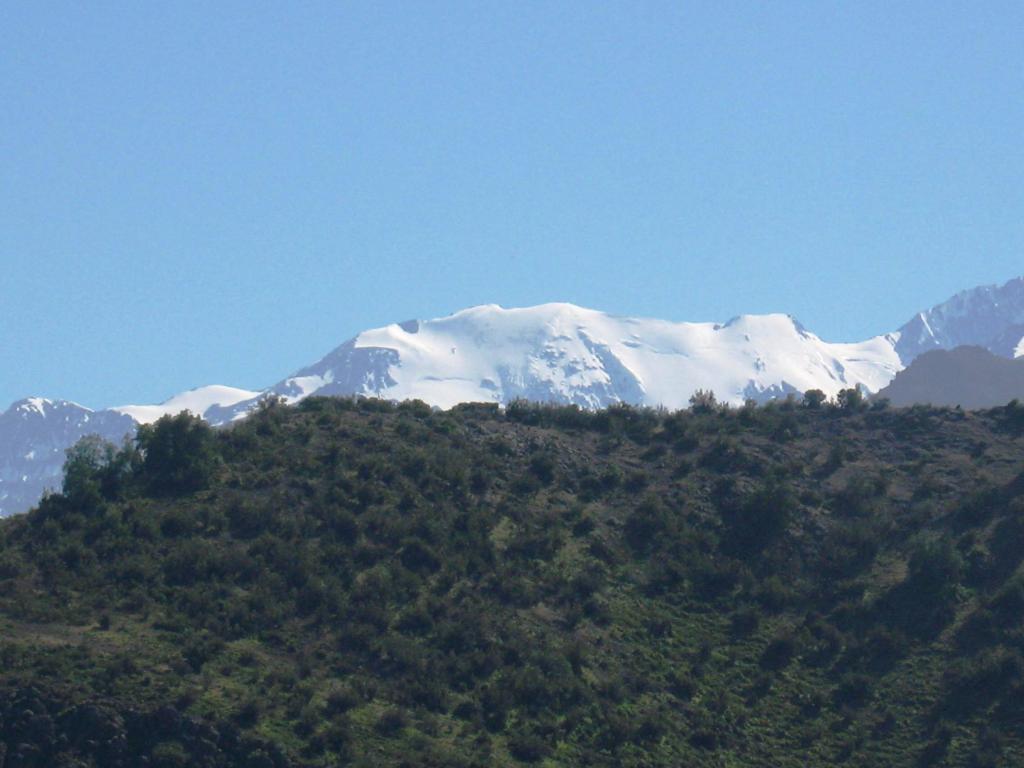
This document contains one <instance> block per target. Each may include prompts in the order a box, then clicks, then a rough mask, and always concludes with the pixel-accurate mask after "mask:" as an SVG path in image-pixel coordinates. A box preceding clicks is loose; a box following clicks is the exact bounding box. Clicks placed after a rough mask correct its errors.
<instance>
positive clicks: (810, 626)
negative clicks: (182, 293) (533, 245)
mask: <svg viewBox="0 0 1024 768" xmlns="http://www.w3.org/2000/svg"><path fill="white" fill-rule="evenodd" d="M843 402H844V406H843V407H838V406H832V405H827V404H819V403H818V402H817V401H816V400H814V399H811V400H809V401H808V403H807V404H806V405H805V404H800V403H792V402H790V403H782V404H777V405H772V406H768V407H762V408H754V407H749V408H743V409H732V410H724V409H721V408H719V407H717V406H715V405H714V404H713V403H712V402H709V401H702V402H698V403H697V406H695V408H694V409H692V410H691V411H686V412H679V413H659V412H655V411H649V410H637V409H633V408H628V407H621V408H614V409H611V410H606V411H602V412H598V413H587V412H581V411H579V410H577V409H574V408H553V407H544V406H536V405H527V404H521V403H516V404H514V405H512V406H510V407H509V408H508V409H507V411H505V412H499V411H498V410H497V409H496V408H491V407H487V406H464V407H459V408H456V409H454V410H452V411H449V412H436V411H431V410H430V409H429V408H427V407H426V406H424V405H422V404H420V403H406V404H402V405H397V406H396V405H391V404H388V403H383V402H380V401H373V400H360V401H353V400H346V399H325V398H316V399H310V400H306V401H304V402H303V403H302V404H301V405H300V406H297V407H295V408H288V407H284V406H280V405H270V406H268V407H266V408H264V409H263V410H262V411H261V412H259V413H257V414H255V415H253V416H252V417H250V418H249V419H246V420H245V421H243V422H240V423H238V424H237V425H235V426H233V427H231V428H227V429H222V430H211V429H210V428H208V427H207V426H205V425H204V424H203V423H202V422H199V421H196V420H192V419H191V418H190V417H187V416H181V417H176V418H173V419H164V420H162V421H160V422H158V423H157V424H156V425H154V426H152V427H148V428H143V430H142V432H141V433H140V435H139V440H138V444H137V445H131V446H127V447H124V448H121V449H118V450H114V449H113V448H111V447H109V446H104V445H102V444H99V443H96V442H86V443H83V444H80V445H79V446H78V447H77V448H76V449H74V451H73V452H72V455H71V456H70V457H69V461H68V466H67V477H66V480H65V485H64V491H63V493H62V494H55V495H52V496H49V497H47V498H45V499H44V500H43V502H42V503H41V504H40V506H39V508H38V509H37V510H35V511H33V512H32V513H30V514H28V515H26V516H21V517H18V518H14V519H9V520H5V521H3V522H2V523H0V765H2V766H4V768H11V766H18V767H20V766H61V765H64V766H104V767H105V766H118V765H121V766H126V767H127V766H136V765H139V766H141V765H149V766H154V767H155V768H164V767H167V768H170V767H172V766H182V767H183V766H254V767H255V768H269V767H271V766H273V767H274V768H283V767H284V766H293V765H294V766H299V765H310V766H333V765H348V764H351V765H360V766H391V765H393V766H421V765H422V766H426V765H434V766H463V765H464V766H471V765H472V766H492V765H496V766H502V765H521V764H534V765H546V766H577V765H579V766H602V765H606V766H620V765H621V766H716V767H724V766H771V767H772V768H784V767H785V766H793V767H794V768H797V767H800V768H802V767H803V766H831V765H849V766H923V765H949V766H996V765H1014V764H1016V765H1019V764H1024V659H1022V650H1024V624H1022V620H1024V576H1022V575H1021V573H1020V571H1019V566H1020V563H1021V560H1022V558H1024V474H1022V470H1024V450H1022V449H1024V407H1021V406H1018V405H1017V404H1015V403H1014V404H1011V405H1010V406H1007V407H1006V408H997V409H993V410H990V411H984V412H961V411H958V410H949V409H945V410H943V409H932V408H923V407H916V408H912V409H889V408H885V407H884V406H882V405H874V406H871V407H870V408H869V407H865V406H864V405H863V404H862V403H860V402H859V401H858V399H857V398H856V397H849V396H848V397H846V398H844V400H843ZM5 755H6V763H5V762H4V759H5ZM142 758H145V761H143V760H142Z"/></svg>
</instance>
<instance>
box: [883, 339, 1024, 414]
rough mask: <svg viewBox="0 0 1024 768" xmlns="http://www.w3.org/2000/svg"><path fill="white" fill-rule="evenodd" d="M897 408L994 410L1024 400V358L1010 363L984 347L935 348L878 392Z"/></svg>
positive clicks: (918, 358) (917, 358) (916, 360)
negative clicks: (929, 407) (934, 407)
mask: <svg viewBox="0 0 1024 768" xmlns="http://www.w3.org/2000/svg"><path fill="white" fill-rule="evenodd" d="M878 397H880V398H886V399H888V400H889V401H890V403H892V405H895V406H909V405H914V404H916V403H927V404H931V405H944V406H950V407H952V406H960V407H962V408H994V407H996V406H999V405H1006V404H1007V403H1008V402H1010V401H1011V400H1014V399H1024V359H1016V360H1008V359H1006V358H1005V357H999V356H998V355H994V354H992V353H991V352H989V351H988V350H986V349H983V348H981V347H957V348H956V349H953V350H945V349H934V350H930V351H928V352H924V353H923V354H921V355H919V356H918V357H916V358H915V359H914V361H913V362H912V363H911V364H910V366H909V367H907V368H905V369H904V370H902V371H900V372H899V373H898V374H896V378H894V379H893V380H892V382H891V383H890V384H889V385H888V386H887V387H885V388H884V389H882V390H881V391H880V392H879V393H878Z"/></svg>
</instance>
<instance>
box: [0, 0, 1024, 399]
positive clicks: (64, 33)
mask: <svg viewBox="0 0 1024 768" xmlns="http://www.w3.org/2000/svg"><path fill="white" fill-rule="evenodd" d="M1022 39H1024V4H1021V3H1019V2H1006V3H1002V2H994V1H993V2H980V3H963V2H956V3H949V2H941V1H936V0H929V1H928V2H892V0H886V2H856V3H838V2H836V3H833V2H821V1H820V0H814V2H806V3H804V2H797V1H796V0H793V1H789V2H780V3H767V2H753V1H752V0H748V1H745V2H724V1H723V0H714V1H713V2H710V1H709V2H704V3H685V2H665V3H651V2H638V1H637V0H632V1H631V2H623V3H598V2H589V1H588V2H545V3H531V2H524V1H523V0H516V2H507V0H502V1H501V2H443V3H442V2H432V1H425V2H424V1H421V2H412V3H397V2H358V3H357V2H337V1H336V0H331V1H330V2H322V3H318V2H303V3H263V2H251V0H247V1H246V2H227V1H224V0H218V2H212V3H211V2H201V3H200V2H195V3H191V2H174V3H162V4H157V3H140V2H103V1H102V0H100V1H98V2H94V3H92V2H90V3H80V2H75V3H71V2H47V1H46V0H39V1H38V2H10V3H5V4H3V7H2V8H0V267H2V272H0V275H2V276H3V283H2V285H3V293H2V295H3V300H2V303H0V409H2V408H4V407H6V405H7V404H8V403H10V402H11V401H13V400H14V399H16V398H20V397H23V396H26V395H44V396H51V397H64V398H68V399H72V400H77V401H79V402H82V403H84V404H86V405H90V406H94V407H101V406H107V405H114V404H121V403H127V402H157V401H160V400H163V399H165V398H166V397H168V396H170V395H171V394H173V393H175V392H177V391H180V390H183V389H187V388H190V387H192V386H196V385H200V384H209V383H224V384H233V385H236V386H244V387H249V388H260V387H262V386H266V385H269V384H271V383H273V382H274V381H276V380H278V379H280V378H282V377H284V376H285V375H287V374H289V373H291V372H292V371H294V370H295V369H297V368H299V367H300V366H302V365H304V364H307V363H310V362H312V361H314V360H316V359H318V358H319V357H320V356H321V355H323V354H324V353H326V352H327V351H329V350H330V349H331V348H333V347H334V346H336V345H338V344H339V343H341V342H343V341H345V340H346V339H347V338H349V337H351V336H353V335H354V334H355V333H357V332H358V331H360V330H363V329H365V328H369V327H375V326H379V325H384V324H386V323H389V322H393V321H400V320H404V319H407V318H412V317H421V318H429V317H437V316H440V315H445V314H448V313H450V312H452V311H455V310H458V309H461V308H463V307H466V306H469V305H473V304H482V303H491V302H494V303H499V304H503V305H505V306H522V305H528V304H536V303H540V302H545V301H571V302H574V303H577V304H581V305H584V306H590V307H594V308H598V309H604V310H607V311H611V312H615V313H619V314H632V315H645V316H657V317H664V318H669V319H676V320H722V321H724V320H727V319H728V318H730V317H731V316H733V315H736V314H740V313H752V312H772V311H782V312H789V313H791V314H794V315H796V316H797V317H798V318H799V319H800V320H801V321H802V322H803V323H804V324H805V325H806V326H808V327H809V328H810V329H811V330H813V331H814V332H816V333H817V334H818V335H820V336H822V337H824V338H826V339H829V340H853V339H860V338H865V337H868V336H871V335H875V334H877V333H882V332H886V331H889V330H893V329H894V328H896V327H898V326H899V325H901V324H902V323H903V322H905V321H906V320H907V319H909V317H910V315H912V314H913V313H914V312H915V311H917V310H918V309H923V308H926V307H928V306H930V305H932V304H934V303H936V302H938V301H941V300H943V299H945V298H947V297H948V296H949V295H950V294H952V293H954V292H955V291H957V290H959V289H962V288H968V287H972V286H974V285H977V284H982V283H993V282H1003V281H1005V280H1007V279H1009V278H1011V277H1013V276H1016V275H1020V274H1024V258H1022V256H1024V183H1022V180H1024V45H1022V44H1021V40H1022Z"/></svg>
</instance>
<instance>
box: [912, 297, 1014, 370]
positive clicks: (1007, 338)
mask: <svg viewBox="0 0 1024 768" xmlns="http://www.w3.org/2000/svg"><path fill="white" fill-rule="evenodd" d="M961 346H976V347H984V348H985V349H987V350H988V351H989V352H992V353H993V354H995V355H999V356H1000V357H1020V356H1021V355H1022V354H1024V277H1019V278H1017V279H1015V280H1011V281H1009V282H1008V283H1005V284H1004V285H985V286H981V287H979V288H973V289H971V290H969V291H961V292H960V293H958V294H957V295H956V296H954V297H953V298H951V299H949V300H948V301H944V302H943V303H942V304H938V305H936V306H934V307H932V308H931V309H929V310H927V311H926V312H919V313H918V314H917V315H915V316H914V318H913V319H912V320H911V321H910V322H909V323H907V324H906V325H904V326H903V327H902V328H900V330H899V341H898V342H897V344H896V351H897V352H898V353H899V355H900V359H901V360H902V361H903V364H904V365H910V363H911V361H912V360H913V359H914V358H915V357H917V356H918V355H920V354H921V353H922V352H927V351H928V350H930V349H954V348H956V347H961Z"/></svg>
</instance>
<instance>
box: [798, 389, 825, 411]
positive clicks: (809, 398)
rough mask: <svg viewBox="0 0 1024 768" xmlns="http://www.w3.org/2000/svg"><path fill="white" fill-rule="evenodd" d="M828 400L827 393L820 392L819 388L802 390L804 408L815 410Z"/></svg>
mask: <svg viewBox="0 0 1024 768" xmlns="http://www.w3.org/2000/svg"><path fill="white" fill-rule="evenodd" d="M826 400H828V395H826V394H825V393H824V392H822V391H821V390H820V389H808V390H807V391H806V392H804V408H809V409H811V410H812V411H816V410H818V409H819V408H821V406H822V405H824V404H825V401H826Z"/></svg>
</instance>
